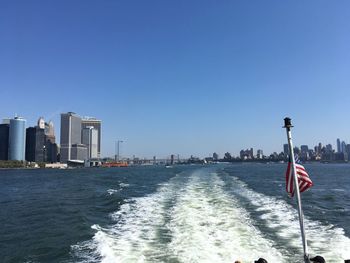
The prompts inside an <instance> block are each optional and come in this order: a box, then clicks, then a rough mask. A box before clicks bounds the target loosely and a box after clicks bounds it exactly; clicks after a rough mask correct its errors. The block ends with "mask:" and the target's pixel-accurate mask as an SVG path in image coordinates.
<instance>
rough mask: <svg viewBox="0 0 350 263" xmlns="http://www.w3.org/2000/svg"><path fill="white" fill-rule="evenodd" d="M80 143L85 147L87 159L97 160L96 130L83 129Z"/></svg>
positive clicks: (90, 128)
mask: <svg viewBox="0 0 350 263" xmlns="http://www.w3.org/2000/svg"><path fill="white" fill-rule="evenodd" d="M82 143H83V144H85V145H86V146H87V156H88V159H95V158H98V152H97V145H98V130H97V129H95V128H94V127H92V126H88V127H86V128H83V130H82Z"/></svg>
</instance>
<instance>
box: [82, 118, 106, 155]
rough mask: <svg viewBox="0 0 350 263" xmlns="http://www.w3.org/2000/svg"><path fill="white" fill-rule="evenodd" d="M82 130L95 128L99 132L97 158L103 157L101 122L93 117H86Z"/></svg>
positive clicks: (83, 120)
mask: <svg viewBox="0 0 350 263" xmlns="http://www.w3.org/2000/svg"><path fill="white" fill-rule="evenodd" d="M81 126H82V128H83V129H84V128H87V127H94V128H95V129H96V130H97V132H98V140H97V158H100V156H101V137H102V134H101V120H98V119H96V118H93V117H84V118H83V119H82V121H81Z"/></svg>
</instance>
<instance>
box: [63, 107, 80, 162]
mask: <svg viewBox="0 0 350 263" xmlns="http://www.w3.org/2000/svg"><path fill="white" fill-rule="evenodd" d="M73 144H77V145H79V144H81V118H80V117H79V116H78V115H76V114H75V113H74V112H68V113H62V114H61V162H63V163H66V162H67V161H68V160H71V155H72V145H73Z"/></svg>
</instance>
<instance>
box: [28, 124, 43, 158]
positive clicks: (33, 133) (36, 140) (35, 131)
mask: <svg viewBox="0 0 350 263" xmlns="http://www.w3.org/2000/svg"><path fill="white" fill-rule="evenodd" d="M45 150H46V149H45V130H44V129H40V128H39V127H30V128H27V130H26V161H28V162H44V161H45V157H44V156H45Z"/></svg>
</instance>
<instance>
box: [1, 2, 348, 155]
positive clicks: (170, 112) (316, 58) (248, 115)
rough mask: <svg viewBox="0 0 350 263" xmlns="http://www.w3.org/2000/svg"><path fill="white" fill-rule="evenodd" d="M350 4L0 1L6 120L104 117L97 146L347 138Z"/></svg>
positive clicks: (163, 147) (147, 151)
mask: <svg viewBox="0 0 350 263" xmlns="http://www.w3.org/2000/svg"><path fill="white" fill-rule="evenodd" d="M349 10H350V2H349V1H337V2H336V3H335V2H331V1H322V0H317V1H316V0H315V1H307V2H304V1H283V2H281V1H249V2H247V1H220V2H217V1H99V2H96V1H55V2H54V1H50V2H47V1H2V2H1V3H0V12H1V16H0V34H1V41H0V57H1V59H0V87H1V89H0V100H1V104H0V105H1V106H0V118H4V117H13V116H14V114H15V113H17V114H18V115H20V116H23V117H25V118H26V119H27V125H28V126H29V125H34V124H35V123H36V121H37V119H38V118H39V117H40V116H44V117H45V119H46V120H49V119H52V120H53V121H54V125H55V132H56V137H57V138H59V128H60V115H59V114H60V113H62V112H67V111H73V112H76V113H77V114H79V115H81V116H94V117H97V118H98V119H101V120H102V131H103V141H102V155H103V156H108V155H113V154H114V142H115V141H116V140H118V139H120V140H124V141H125V142H124V143H123V146H122V155H125V156H131V155H133V154H135V155H137V156H140V157H152V156H153V155H156V156H157V157H166V156H169V155H170V154H179V155H180V156H184V157H187V156H189V155H191V154H193V155H197V156H201V157H204V156H207V155H209V154H212V153H213V152H217V153H219V154H220V156H222V155H223V153H224V152H226V151H228V152H231V153H233V154H234V155H237V154H238V152H239V151H240V150H241V149H246V148H250V147H253V148H254V150H257V149H263V150H264V154H269V153H271V152H273V151H277V152H280V151H282V146H283V144H284V143H286V135H285V130H283V129H282V128H281V127H282V126H283V118H284V117H286V116H289V117H291V118H292V121H293V124H294V125H295V128H294V129H293V139H294V144H295V145H299V146H300V145H301V144H307V145H309V147H313V146H315V145H316V144H318V142H322V143H323V144H328V143H331V144H332V145H333V147H334V148H335V146H336V139H337V138H340V139H341V140H345V141H347V142H350V122H349V121H348V119H347V116H348V109H349V106H348V105H349V100H350V74H349V73H350V34H349V32H350V19H349V16H348V13H349Z"/></svg>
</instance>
